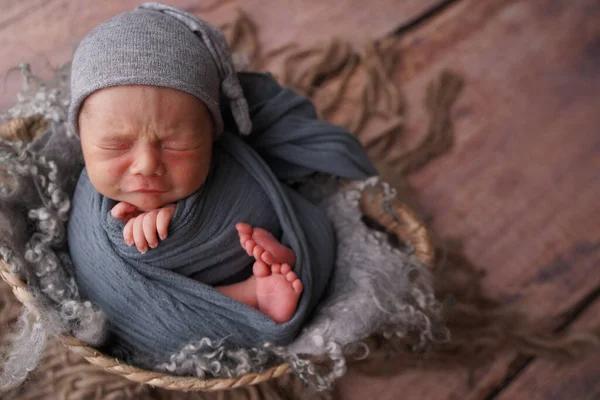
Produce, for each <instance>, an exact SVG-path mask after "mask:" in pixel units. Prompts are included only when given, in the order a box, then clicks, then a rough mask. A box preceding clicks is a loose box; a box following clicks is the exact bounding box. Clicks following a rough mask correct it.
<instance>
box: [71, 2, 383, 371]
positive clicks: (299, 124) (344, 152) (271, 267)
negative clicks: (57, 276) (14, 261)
mask: <svg viewBox="0 0 600 400" xmlns="http://www.w3.org/2000/svg"><path fill="white" fill-rule="evenodd" d="M71 96H72V97H71V105H70V110H69V123H70V125H71V128H72V130H73V131H74V132H75V133H76V134H77V135H78V137H79V139H80V141H81V149H82V152H83V156H84V161H85V168H84V170H83V171H82V173H81V175H80V177H79V180H78V183H77V187H76V190H75V194H74V196H73V201H72V211H71V215H70V219H69V224H68V243H69V251H70V254H71V258H72V260H73V264H74V267H75V278H76V282H77V285H78V288H79V291H80V293H81V295H82V296H83V297H84V298H86V299H88V300H90V301H92V302H93V303H94V304H96V305H97V306H99V307H100V308H101V309H102V310H103V311H104V312H105V313H106V315H107V317H108V320H109V322H110V340H109V342H107V344H106V346H108V347H107V348H106V349H105V350H107V351H108V352H112V354H115V355H118V356H120V357H123V358H129V359H134V360H138V361H139V362H140V363H144V362H145V363H156V362H161V361H164V360H165V359H166V358H167V357H168V356H169V355H170V354H173V353H174V352H176V351H178V350H179V349H180V348H182V347H183V346H184V345H186V344H187V343H189V342H191V341H195V340H198V339H201V338H203V337H207V338H210V339H212V340H217V341H219V342H222V343H225V344H227V345H229V346H230V347H250V346H261V345H263V344H265V343H276V344H286V343H289V342H290V341H291V340H292V339H293V338H294V336H295V335H296V334H297V333H298V331H299V330H300V329H301V327H302V325H303V323H304V322H305V321H306V320H307V319H308V318H309V317H310V315H311V312H312V311H313V310H314V309H315V307H316V305H317V304H318V303H319V300H320V298H321V297H322V295H323V294H324V292H325V290H326V287H327V283H328V280H329V277H330V275H331V272H332V269H333V266H334V261H335V233H334V232H333V228H332V226H331V224H330V222H329V221H328V220H327V217H326V216H325V213H324V211H323V210H321V209H320V208H319V207H317V206H316V205H314V204H312V203H311V202H309V201H308V200H307V199H305V198H303V197H302V196H301V195H300V194H299V193H298V192H297V191H296V190H295V189H294V188H293V187H292V186H290V185H288V184H287V183H286V182H290V181H298V180H302V179H305V178H307V177H309V176H311V175H312V174H315V173H325V174H329V175H334V176H339V177H343V178H349V179H363V178H366V177H368V176H372V175H374V174H375V170H374V168H373V166H372V164H371V163H370V162H369V160H368V157H367V155H366V153H365V151H364V149H363V148H362V147H361V145H360V144H359V143H358V141H357V140H356V139H355V138H354V137H352V136H351V135H350V134H349V133H348V132H347V131H345V130H344V129H343V128H341V127H337V126H333V125H331V124H329V123H327V122H325V121H321V120H318V119H317V118H316V115H315V112H314V108H313V106H312V104H310V102H309V101H308V100H307V99H306V98H304V97H302V96H299V95H298V94H296V93H294V92H293V91H291V90H289V89H284V88H281V87H280V86H279V85H278V84H277V82H276V81H275V80H274V79H273V78H271V77H270V76H269V75H266V74H259V73H239V74H238V73H236V72H235V71H234V68H233V65H232V61H231V55H230V52H229V50H228V48H227V45H226V43H225V41H224V38H223V36H222V34H221V33H220V32H219V31H218V30H217V29H215V28H213V27H212V26H210V25H208V24H207V23H206V22H204V21H201V20H199V19H197V18H196V17H194V16H193V15H191V14H189V13H187V12H184V11H182V10H178V9H176V8H173V7H170V6H166V5H162V4H159V3H145V4H142V5H140V6H139V7H138V8H136V9H135V10H134V11H132V12H129V13H125V14H121V15H118V16H116V17H114V18H112V19H111V20H109V21H107V22H105V23H103V24H102V25H100V26H99V27H97V28H96V29H94V30H93V31H91V32H90V33H89V34H88V35H87V36H86V38H85V39H84V40H83V41H82V42H81V43H80V45H79V47H78V48H77V51H76V53H75V56H74V59H73V64H72V75H71Z"/></svg>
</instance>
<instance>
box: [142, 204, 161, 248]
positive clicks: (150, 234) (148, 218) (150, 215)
mask: <svg viewBox="0 0 600 400" xmlns="http://www.w3.org/2000/svg"><path fill="white" fill-rule="evenodd" d="M157 215H158V210H153V211H149V212H147V213H146V215H144V221H143V222H142V227H143V230H144V237H145V238H146V243H148V246H150V248H152V249H153V248H155V247H156V246H158V238H157V237H156V216H157Z"/></svg>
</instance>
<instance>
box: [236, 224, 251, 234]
mask: <svg viewBox="0 0 600 400" xmlns="http://www.w3.org/2000/svg"><path fill="white" fill-rule="evenodd" d="M235 229H237V231H238V232H239V233H240V235H249V236H252V227H251V226H250V225H248V224H247V223H245V222H238V223H237V224H235Z"/></svg>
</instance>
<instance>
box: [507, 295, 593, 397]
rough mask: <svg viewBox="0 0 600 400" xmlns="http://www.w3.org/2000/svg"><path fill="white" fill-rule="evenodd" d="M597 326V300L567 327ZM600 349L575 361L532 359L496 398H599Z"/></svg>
mask: <svg viewBox="0 0 600 400" xmlns="http://www.w3.org/2000/svg"><path fill="white" fill-rule="evenodd" d="M599 325H600V301H596V302H595V303H594V304H593V305H592V306H591V307H589V308H588V309H587V310H586V312H585V313H584V314H583V315H582V316H581V318H578V319H577V321H576V322H575V323H574V324H573V325H572V326H571V329H577V328H592V327H597V326H599ZM598 360H600V349H598V350H595V351H594V350H592V351H590V352H587V353H585V354H584V355H582V357H581V358H580V359H579V360H578V361H577V362H576V363H569V364H560V363H557V362H551V361H547V360H536V361H534V362H533V363H531V364H530V365H528V366H527V367H526V368H525V370H524V371H523V372H522V373H521V374H519V376H518V377H517V378H516V379H515V380H514V381H513V383H512V384H511V385H510V386H508V387H507V388H506V389H505V390H503V391H502V392H501V393H500V394H499V395H498V396H497V397H496V399H497V400H513V399H529V400H563V399H577V400H598V399H600V379H598V377H600V363H598Z"/></svg>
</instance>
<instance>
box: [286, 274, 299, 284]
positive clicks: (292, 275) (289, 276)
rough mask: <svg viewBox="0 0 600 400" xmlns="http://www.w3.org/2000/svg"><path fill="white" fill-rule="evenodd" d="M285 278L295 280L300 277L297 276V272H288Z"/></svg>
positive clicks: (289, 280) (290, 280)
mask: <svg viewBox="0 0 600 400" xmlns="http://www.w3.org/2000/svg"><path fill="white" fill-rule="evenodd" d="M285 279H286V280H287V281H288V282H294V281H295V280H296V279H298V277H297V276H296V273H294V272H288V273H287V274H285Z"/></svg>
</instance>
